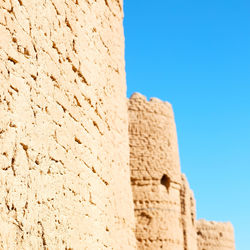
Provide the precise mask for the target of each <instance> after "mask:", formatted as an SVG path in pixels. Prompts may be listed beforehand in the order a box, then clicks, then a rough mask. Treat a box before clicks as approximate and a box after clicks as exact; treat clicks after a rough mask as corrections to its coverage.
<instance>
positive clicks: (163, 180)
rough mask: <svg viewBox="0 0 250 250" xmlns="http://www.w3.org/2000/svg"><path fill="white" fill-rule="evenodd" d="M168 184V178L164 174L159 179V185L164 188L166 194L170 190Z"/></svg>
mask: <svg viewBox="0 0 250 250" xmlns="http://www.w3.org/2000/svg"><path fill="white" fill-rule="evenodd" d="M170 182H171V181H170V178H169V177H168V176H167V175H166V174H164V175H163V176H162V178H161V185H163V186H165V187H166V189H167V191H168V192H169V188H170Z"/></svg>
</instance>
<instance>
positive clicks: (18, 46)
mask: <svg viewBox="0 0 250 250" xmlns="http://www.w3.org/2000/svg"><path fill="white" fill-rule="evenodd" d="M122 20H123V13H122V2H121V1H119V0H113V1H111V0H103V1H102V0H98V1H94V0H82V1H78V0H74V1H73V0H65V1H60V0H49V1H45V0H41V1H33V0H1V1H0V116H1V117H0V151H1V152H0V194H1V195H0V248H1V249H42V248H44V249H106V248H107V249H134V248H135V239H134V232H133V227H134V216H133V202H132V193H131V190H130V179H129V167H128V160H129V153H128V152H129V147H128V132H127V125H128V124H127V106H126V99H125V95H126V86H125V71H124V45H123V44H124V41H123V28H122Z"/></svg>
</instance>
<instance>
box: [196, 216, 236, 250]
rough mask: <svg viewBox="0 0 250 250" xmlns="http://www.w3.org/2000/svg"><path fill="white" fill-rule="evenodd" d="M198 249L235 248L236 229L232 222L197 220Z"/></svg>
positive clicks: (224, 249) (222, 249)
mask: <svg viewBox="0 0 250 250" xmlns="http://www.w3.org/2000/svg"><path fill="white" fill-rule="evenodd" d="M196 224H197V245H198V250H234V249H235V243H234V229H233V226H232V224H231V223H221V222H214V221H205V220H198V221H197V223H196Z"/></svg>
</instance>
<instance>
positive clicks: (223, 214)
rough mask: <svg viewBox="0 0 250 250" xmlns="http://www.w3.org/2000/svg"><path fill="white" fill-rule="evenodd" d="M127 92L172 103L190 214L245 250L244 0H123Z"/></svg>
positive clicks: (248, 172) (249, 20) (249, 95)
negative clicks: (212, 223)
mask: <svg viewBox="0 0 250 250" xmlns="http://www.w3.org/2000/svg"><path fill="white" fill-rule="evenodd" d="M124 10H125V19H124V27H125V39H126V72H127V85H128V96H130V95H131V94H132V93H133V92H135V91H136V92H141V93H142V94H144V95H146V96H147V97H148V98H150V97H158V98H160V99H163V100H166V101H169V102H171V103H172V105H173V107H174V111H175V118H176V123H177V130H178V140H179V149H180V157H181V165H182V171H183V172H184V173H186V175H187V177H188V179H189V182H190V185H191V188H192V189H193V190H194V192H195V196H196V201H197V217H198V218H206V219H208V220H218V221H231V222H232V223H233V225H234V227H235V235H236V249H237V250H249V249H250V242H249V239H250V181H249V179H250V1H249V0H227V1H226V0H219V1H218V0H216V1H215V0H210V1H200V0H199V1H198V0H193V1H184V0H171V1H170V0H159V1H155V2H153V1H147V0H146V1H145V0H144V1H142V0H137V1H131V0H125V1H124Z"/></svg>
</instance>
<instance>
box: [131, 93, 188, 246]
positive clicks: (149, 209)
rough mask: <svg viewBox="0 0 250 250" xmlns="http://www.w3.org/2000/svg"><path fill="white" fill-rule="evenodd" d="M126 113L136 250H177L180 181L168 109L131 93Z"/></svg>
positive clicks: (179, 242)
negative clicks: (127, 114)
mask: <svg viewBox="0 0 250 250" xmlns="http://www.w3.org/2000/svg"><path fill="white" fill-rule="evenodd" d="M128 111H129V138H130V167H131V185H132V190H133V196H134V204H135V217H136V220H137V224H136V238H137V245H138V249H160V248H162V249H176V250H177V249H179V250H181V249H182V250H183V245H184V237H183V221H182V211H181V199H180V192H181V188H182V179H181V171H180V163H179V154H178V145H177V135H176V128H175V121H174V115H173V110H172V107H171V105H170V104H169V103H166V102H162V101H160V100H158V99H156V98H153V99H151V100H150V101H149V102H148V101H147V99H146V97H144V96H142V95H140V94H137V93H136V94H134V95H132V97H131V98H130V100H129V104H128Z"/></svg>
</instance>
